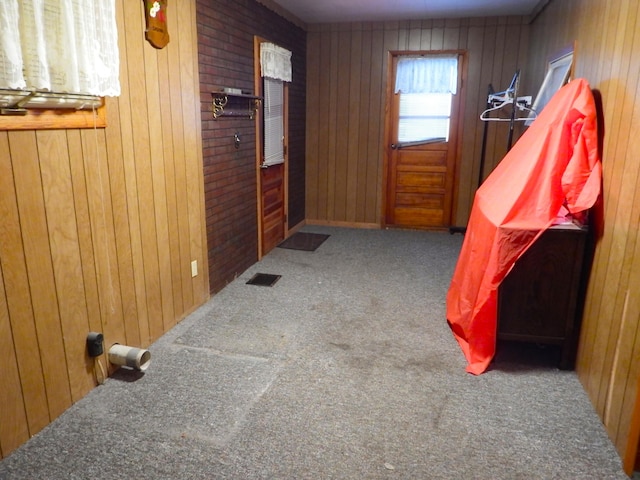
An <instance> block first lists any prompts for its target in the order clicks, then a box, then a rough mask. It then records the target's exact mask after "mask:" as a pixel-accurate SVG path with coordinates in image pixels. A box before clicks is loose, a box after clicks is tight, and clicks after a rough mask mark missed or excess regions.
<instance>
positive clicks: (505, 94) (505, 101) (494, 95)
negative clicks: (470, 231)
mask: <svg viewBox="0 0 640 480" xmlns="http://www.w3.org/2000/svg"><path fill="white" fill-rule="evenodd" d="M519 84H520V70H516V72H515V74H514V75H513V78H512V79H511V83H510V84H509V87H508V88H507V89H506V90H504V91H502V92H496V91H495V90H494V89H493V85H492V84H489V87H488V90H487V106H486V109H485V110H484V111H483V112H482V113H481V114H480V119H481V120H482V121H483V122H484V128H483V131H482V150H481V153H480V168H479V171H478V187H480V185H482V182H483V180H484V178H483V174H484V164H485V157H486V149H487V134H488V130H489V122H509V134H508V136H507V152H508V151H509V150H511V147H512V145H513V131H514V126H515V123H516V122H518V121H527V120H531V119H532V118H535V112H534V111H533V110H532V109H531V96H526V97H518V87H519ZM507 105H511V111H510V113H509V116H508V118H504V117H492V116H490V114H491V113H492V112H499V111H500V110H502V109H503V108H504V107H505V106H507ZM518 111H526V112H527V113H528V115H527V116H526V117H520V116H518V115H517V113H518ZM531 112H533V114H531ZM466 230H467V228H466V227H449V233H451V234H453V233H465V232H466Z"/></svg>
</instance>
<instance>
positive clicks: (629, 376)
mask: <svg viewBox="0 0 640 480" xmlns="http://www.w3.org/2000/svg"><path fill="white" fill-rule="evenodd" d="M639 32H640V3H638V2H637V1H636V0H620V1H617V2H611V1H607V0H554V1H552V2H550V4H549V5H548V6H547V8H546V9H545V10H543V12H542V14H541V15H540V16H539V17H538V18H536V19H535V21H534V23H533V26H532V32H531V53H530V65H531V70H532V71H533V72H535V75H534V76H533V78H534V80H535V81H534V84H535V85H539V84H540V83H541V82H542V78H543V76H544V71H545V68H546V67H545V65H546V61H547V58H548V56H549V55H551V54H552V53H553V52H554V51H558V50H560V49H561V48H562V47H565V46H567V45H570V44H571V43H572V42H574V41H576V42H577V49H576V57H575V61H576V65H575V67H576V76H577V77H583V78H586V79H587V80H588V81H589V83H590V84H591V87H592V88H593V89H595V90H597V91H598V92H599V93H600V95H601V97H602V104H603V110H604V130H605V132H604V149H603V155H602V162H603V170H604V175H603V177H604V178H603V201H602V204H601V205H599V206H598V208H597V209H596V212H595V215H594V217H595V221H596V229H597V243H596V248H595V257H594V262H593V267H592V272H591V277H590V282H589V286H588V291H587V299H586V304H585V311H584V317H583V325H582V337H581V340H580V349H579V353H578V362H577V371H578V375H579V377H580V379H581V381H582V383H583V384H584V387H585V389H586V391H587V392H588V394H589V396H590V397H591V400H592V402H593V404H594V406H595V407H596V409H597V411H598V414H599V415H600V417H601V418H602V420H603V422H604V424H605V426H606V428H607V431H608V432H609V435H610V436H611V438H612V440H613V441H614V442H615V444H616V447H617V449H618V451H619V452H620V454H621V456H623V457H626V458H625V460H626V466H627V470H628V469H629V462H631V464H632V463H633V460H632V459H631V458H630V457H632V456H634V455H635V450H634V448H636V449H637V445H636V446H635V447H634V445H635V442H636V440H637V434H638V432H637V428H638V425H637V422H638V421H640V420H639V419H636V420H635V421H636V425H635V432H633V428H632V426H633V425H634V423H633V411H634V408H635V405H636V399H637V390H638V376H639V375H640V229H639V228H638V224H639V218H640V194H639V193H638V192H640V175H639V172H640V139H639V138H638V135H637V130H638V126H639V122H640V35H639ZM632 433H633V434H632ZM634 436H636V438H635V439H634V438H633V437H634ZM628 447H629V450H630V452H631V453H629V452H627V450H628Z"/></svg>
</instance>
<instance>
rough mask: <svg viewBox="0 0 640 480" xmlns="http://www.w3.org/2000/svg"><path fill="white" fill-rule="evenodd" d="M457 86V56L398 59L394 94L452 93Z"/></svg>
mask: <svg viewBox="0 0 640 480" xmlns="http://www.w3.org/2000/svg"><path fill="white" fill-rule="evenodd" d="M457 86H458V55H455V54H453V55H428V56H419V57H418V56H416V57H401V58H399V59H398V67H397V71H396V88H395V92H396V93H398V92H402V93H452V94H454V95H455V94H456V91H457Z"/></svg>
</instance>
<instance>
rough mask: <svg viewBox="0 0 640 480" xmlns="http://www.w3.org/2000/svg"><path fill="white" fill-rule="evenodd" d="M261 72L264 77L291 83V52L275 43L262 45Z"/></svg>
mask: <svg viewBox="0 0 640 480" xmlns="http://www.w3.org/2000/svg"><path fill="white" fill-rule="evenodd" d="M260 70H261V73H262V76H263V77H269V78H273V79H276V80H282V81H283V82H290V81H291V52H290V51H289V50H287V49H285V48H282V47H279V46H278V45H275V44H273V43H268V42H265V43H261V44H260Z"/></svg>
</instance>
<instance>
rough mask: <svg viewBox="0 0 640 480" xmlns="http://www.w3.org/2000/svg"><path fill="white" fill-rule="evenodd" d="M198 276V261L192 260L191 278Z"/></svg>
mask: <svg viewBox="0 0 640 480" xmlns="http://www.w3.org/2000/svg"><path fill="white" fill-rule="evenodd" d="M197 275H198V261H197V260H194V261H193V262H191V277H195V276H197Z"/></svg>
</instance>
